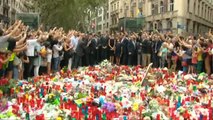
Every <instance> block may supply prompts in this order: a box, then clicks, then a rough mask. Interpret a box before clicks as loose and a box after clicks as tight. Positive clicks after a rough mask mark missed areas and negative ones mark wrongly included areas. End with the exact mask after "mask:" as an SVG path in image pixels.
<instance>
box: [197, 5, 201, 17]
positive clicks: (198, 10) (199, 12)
mask: <svg viewBox="0 0 213 120" xmlns="http://www.w3.org/2000/svg"><path fill="white" fill-rule="evenodd" d="M197 10H198V12H197V13H198V16H199V15H200V4H199V3H198V8H197Z"/></svg>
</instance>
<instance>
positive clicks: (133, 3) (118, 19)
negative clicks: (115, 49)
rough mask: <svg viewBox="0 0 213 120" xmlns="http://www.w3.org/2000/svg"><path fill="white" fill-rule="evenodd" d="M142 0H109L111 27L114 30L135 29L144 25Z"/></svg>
mask: <svg viewBox="0 0 213 120" xmlns="http://www.w3.org/2000/svg"><path fill="white" fill-rule="evenodd" d="M141 1H142V0H109V13H110V28H111V30H112V31H120V30H130V29H131V31H132V30H134V29H136V27H137V26H138V27H142V25H141V24H138V23H139V22H140V20H139V18H142V17H143V15H142V13H143V9H144V7H142V4H141V3H142V2H141Z"/></svg>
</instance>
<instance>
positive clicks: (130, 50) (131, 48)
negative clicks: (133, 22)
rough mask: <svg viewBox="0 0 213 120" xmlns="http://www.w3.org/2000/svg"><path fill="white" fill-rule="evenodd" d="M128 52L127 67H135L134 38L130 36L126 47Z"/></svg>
mask: <svg viewBox="0 0 213 120" xmlns="http://www.w3.org/2000/svg"><path fill="white" fill-rule="evenodd" d="M127 50H128V65H135V63H134V62H135V60H136V59H135V52H136V38H135V36H131V37H130V39H129V42H128V46H127Z"/></svg>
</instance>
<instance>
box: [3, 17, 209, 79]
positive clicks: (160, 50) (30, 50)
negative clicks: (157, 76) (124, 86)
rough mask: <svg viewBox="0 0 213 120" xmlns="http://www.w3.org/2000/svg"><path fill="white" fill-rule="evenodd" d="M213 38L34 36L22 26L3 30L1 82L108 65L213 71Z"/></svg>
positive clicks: (43, 33)
mask: <svg viewBox="0 0 213 120" xmlns="http://www.w3.org/2000/svg"><path fill="white" fill-rule="evenodd" d="M212 42H213V35H212V32H211V30H210V31H209V33H207V34H206V35H205V37H204V36H201V35H199V36H188V37H182V36H179V35H174V34H172V33H171V32H167V33H164V34H161V33H159V32H158V31H153V32H146V31H141V32H139V33H134V32H133V33H126V32H116V33H114V34H108V33H104V34H100V33H98V34H93V33H81V32H79V31H74V30H70V31H68V32H65V31H64V30H63V28H53V29H50V30H49V31H44V30H43V29H42V28H41V27H40V28H39V29H38V30H29V28H28V27H27V26H25V25H24V24H23V23H22V22H21V21H16V22H15V23H14V25H12V26H10V27H9V28H7V29H6V28H2V29H1V30H0V49H1V50H0V77H7V78H8V79H21V80H22V79H27V78H28V77H33V76H39V75H41V74H50V73H57V72H58V71H59V70H60V69H61V68H64V67H67V68H68V69H69V70H71V69H77V68H78V67H81V66H94V65H97V64H98V63H100V62H101V61H103V60H106V59H108V60H109V61H110V62H111V63H112V64H116V65H130V66H133V65H141V66H142V67H145V66H147V65H148V64H149V63H151V62H152V63H153V67H154V68H164V67H167V68H168V69H171V70H173V71H178V70H182V71H184V72H185V73H190V74H197V73H201V72H206V73H208V74H209V75H211V74H212V71H213V64H212V60H213V59H212V58H213V55H212V54H213V43H212Z"/></svg>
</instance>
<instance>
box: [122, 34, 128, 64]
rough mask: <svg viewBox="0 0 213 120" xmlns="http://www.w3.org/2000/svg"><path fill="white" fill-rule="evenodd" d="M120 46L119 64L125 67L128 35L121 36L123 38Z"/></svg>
mask: <svg viewBox="0 0 213 120" xmlns="http://www.w3.org/2000/svg"><path fill="white" fill-rule="evenodd" d="M121 44H122V48H123V52H122V53H123V54H122V57H121V64H122V65H127V63H128V50H127V46H128V35H127V34H126V35H125V34H123V38H122V40H121Z"/></svg>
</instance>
